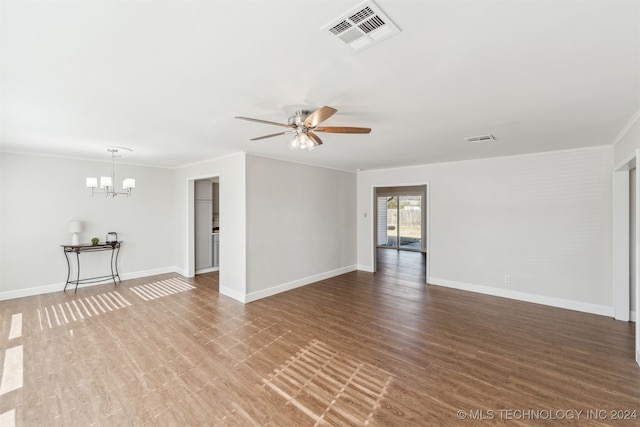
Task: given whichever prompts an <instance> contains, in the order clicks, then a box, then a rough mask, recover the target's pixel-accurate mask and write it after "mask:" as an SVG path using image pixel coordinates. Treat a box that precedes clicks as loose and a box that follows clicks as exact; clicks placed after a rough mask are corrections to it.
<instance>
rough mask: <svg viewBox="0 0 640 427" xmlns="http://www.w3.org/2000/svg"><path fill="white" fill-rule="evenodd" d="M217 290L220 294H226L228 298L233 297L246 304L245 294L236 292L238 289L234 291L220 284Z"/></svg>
mask: <svg viewBox="0 0 640 427" xmlns="http://www.w3.org/2000/svg"><path fill="white" fill-rule="evenodd" d="M218 292H219V293H220V295H224V296H227V297H229V298H233V299H234V300H236V301H240V302H241V303H243V304H246V303H247V302H248V301H247V295H246V294H243V293H241V292H238V291H234V290H233V289H231V288H227V287H224V286H220V287H219V289H218Z"/></svg>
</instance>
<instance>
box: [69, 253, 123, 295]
mask: <svg viewBox="0 0 640 427" xmlns="http://www.w3.org/2000/svg"><path fill="white" fill-rule="evenodd" d="M120 245H122V242H113V243H98V244H97V245H93V244H91V243H82V244H79V245H60V246H61V247H62V248H63V249H64V257H65V258H66V260H67V283H65V284H64V291H66V290H67V286H68V285H69V284H72V285H73V284H75V285H76V290H75V292H78V285H79V284H85V283H97V282H102V281H104V280H107V279H110V280H113V284H114V285H116V286H117V285H118V283H116V278H118V282H120V281H121V280H120V274H119V273H118V255H119V254H120ZM101 251H111V265H110V267H111V274H107V275H104V276H96V277H87V278H86V279H80V253H81V252H101ZM70 253H75V254H76V261H77V265H78V272H77V275H76V280H69V279H70V278H71V263H70V262H69V254H70ZM64 291H63V292H64Z"/></svg>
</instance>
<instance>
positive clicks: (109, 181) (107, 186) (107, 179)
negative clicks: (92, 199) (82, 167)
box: [87, 147, 136, 197]
mask: <svg viewBox="0 0 640 427" xmlns="http://www.w3.org/2000/svg"><path fill="white" fill-rule="evenodd" d="M119 149H121V150H127V151H132V150H131V149H129V148H125V147H119ZM107 151H108V152H110V153H111V176H101V177H100V190H96V188H98V178H87V188H89V189H90V190H91V196H93V195H94V194H95V193H104V194H105V197H116V196H117V195H118V194H123V195H126V196H127V197H129V196H131V190H132V189H134V188H135V187H136V180H135V179H133V178H125V179H124V180H123V181H122V190H123V191H115V188H114V183H115V180H116V174H115V169H116V166H115V158H116V157H117V156H116V153H117V152H118V148H108V149H107Z"/></svg>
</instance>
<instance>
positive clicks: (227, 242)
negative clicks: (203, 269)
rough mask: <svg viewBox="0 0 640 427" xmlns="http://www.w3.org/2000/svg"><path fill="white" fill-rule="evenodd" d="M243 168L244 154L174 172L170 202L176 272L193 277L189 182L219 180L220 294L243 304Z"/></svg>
mask: <svg viewBox="0 0 640 427" xmlns="http://www.w3.org/2000/svg"><path fill="white" fill-rule="evenodd" d="M245 170H246V165H245V154H244V153H238V154H235V155H232V156H228V157H222V158H218V159H213V160H209V161H206V162H202V163H198V164H195V165H190V166H186V167H184V168H180V169H177V170H176V176H175V188H176V196H175V199H174V200H173V204H174V206H173V208H174V217H175V220H174V229H175V230H176V232H177V238H176V251H175V259H176V265H177V271H178V272H179V273H180V274H182V275H184V276H187V277H191V276H193V274H194V264H193V262H194V259H195V258H194V257H195V254H194V228H193V219H194V212H193V181H194V180H196V179H202V178H211V177H214V176H218V177H219V180H220V187H219V189H220V195H219V200H220V276H219V278H220V279H219V280H220V293H221V294H223V295H227V296H230V297H232V298H235V299H237V300H239V301H243V302H245V295H246V281H247V280H246V172H245Z"/></svg>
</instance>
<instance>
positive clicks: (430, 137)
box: [0, 0, 640, 170]
mask: <svg viewBox="0 0 640 427" xmlns="http://www.w3.org/2000/svg"><path fill="white" fill-rule="evenodd" d="M358 3H360V0H352V1H311V0H305V1H301V0H297V1H267V0H263V1H238V0H233V1H188V0H187V1H115V0H114V1H100V2H98V1H90V2H89V1H88V2H80V1H64V2H63V1H44V2H31V1H4V0H3V1H2V3H1V6H0V7H1V9H0V12H1V24H2V27H1V34H0V35H1V37H2V38H1V43H2V44H1V55H2V56H1V61H2V62H1V76H0V78H1V81H0V83H1V87H0V88H1V91H2V92H1V93H0V96H1V98H0V99H1V101H2V104H1V108H2V109H1V125H2V133H1V141H0V143H1V146H0V149H2V150H3V151H12V152H37V153H45V154H52V155H61V156H71V157H78V158H88V159H101V160H108V153H107V151H106V147H107V146H111V145H116V146H125V147H129V148H132V149H133V150H134V151H133V153H131V154H127V157H126V158H125V159H123V160H122V162H129V163H136V164H146V165H152V166H159V167H177V166H182V165H186V164H191V163H195V162H199V161H202V160H206V159H211V158H215V157H219V156H223V155H226V154H230V153H233V152H237V151H246V152H251V153H258V154H261V155H265V156H269V157H275V158H280V159H284V160H290V161H295V162H301V163H307V164H315V165H320V166H327V167H333V168H338V169H345V170H356V169H358V168H361V169H365V170H367V169H378V168H386V167H395V166H406V165H416V164H424V163H435V162H446V161H453V160H464V159H473V158H482V157H494V156H503V155H513V154H521V153H531V152H540V151H550V150H560V149H571V148H576V147H587V146H601V145H608V144H612V143H613V142H614V140H615V138H616V136H617V135H618V134H619V132H620V131H621V130H622V129H623V128H624V126H625V125H626V124H627V123H628V121H629V120H630V119H631V118H632V117H633V115H634V114H635V113H636V112H637V111H638V110H639V109H640V101H639V99H640V83H639V81H640V78H639V76H640V6H639V2H638V1H613V0H609V1H516V0H512V1H469V2H463V1H396V0H378V1H377V2H376V3H377V4H378V6H380V8H381V9H382V10H383V11H384V12H385V13H386V14H387V15H388V16H389V17H390V18H391V19H392V20H393V21H394V22H395V24H396V25H397V26H398V27H400V29H401V30H402V32H401V33H400V34H399V35H397V36H395V37H392V38H390V39H388V40H385V41H384V42H382V43H380V44H379V45H376V46H373V47H371V48H369V49H366V50H363V51H361V52H358V53H354V52H352V51H351V50H349V49H348V48H347V47H346V46H345V45H343V44H341V42H340V41H338V40H337V39H335V38H332V37H331V36H329V35H327V34H326V33H324V32H322V31H320V28H321V27H323V26H324V25H325V24H328V23H329V22H331V21H333V20H334V19H335V18H337V17H338V16H340V15H342V14H343V13H345V12H347V11H348V10H349V9H351V8H353V7H354V6H356V5H358ZM322 105H329V106H332V107H334V108H337V109H338V113H337V114H336V115H334V116H333V117H331V118H330V119H329V120H327V121H326V122H325V123H324V124H325V125H327V126H341V125H346V126H364V127H371V128H372V129H373V130H372V132H371V134H369V135H342V134H321V137H322V139H323V141H324V145H323V146H322V147H320V148H319V149H317V150H314V151H311V152H307V151H304V152H300V151H290V150H289V149H288V148H287V142H288V137H287V136H281V137H277V138H271V139H266V140H261V141H249V139H250V138H253V137H257V136H261V135H265V134H270V133H275V132H279V131H281V128H277V127H275V126H268V125H264V124H257V123H251V122H245V121H241V120H236V119H234V116H238V115H239V116H249V117H255V118H260V119H265V120H271V121H277V122H286V119H287V117H288V116H290V115H292V113H293V111H294V110H295V109H297V108H300V107H307V108H309V109H314V108H317V107H320V106H322ZM480 134H493V135H494V136H495V137H496V141H495V142H493V143H490V144H469V143H467V142H465V141H464V139H463V138H464V137H469V136H475V135H480Z"/></svg>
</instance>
